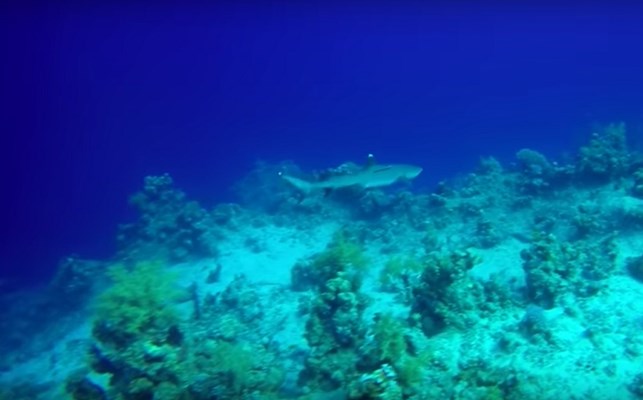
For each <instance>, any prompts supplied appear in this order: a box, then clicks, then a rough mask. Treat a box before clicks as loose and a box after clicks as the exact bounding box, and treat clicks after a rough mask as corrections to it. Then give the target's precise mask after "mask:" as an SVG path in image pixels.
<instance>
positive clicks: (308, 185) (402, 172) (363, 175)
mask: <svg viewBox="0 0 643 400" xmlns="http://www.w3.org/2000/svg"><path fill="white" fill-rule="evenodd" d="M421 172H422V167H418V166H416V165H408V164H388V165H381V164H377V163H376V162H375V157H374V156H373V155H372V154H369V155H368V158H367V163H366V165H365V166H364V168H362V169H361V170H359V171H356V172H354V173H347V174H343V175H333V176H330V177H329V178H327V179H323V180H320V181H307V180H304V179H300V178H295V177H294V176H289V175H285V174H283V173H281V172H280V173H279V175H280V176H281V177H282V178H283V179H284V180H285V181H286V182H288V183H290V184H291V185H292V186H294V187H295V188H297V189H299V190H300V191H302V192H304V193H310V192H314V191H324V192H326V193H328V192H330V191H332V190H335V189H341V188H349V187H357V188H362V189H369V188H376V187H382V186H389V185H392V184H394V183H396V182H400V181H408V180H412V179H415V178H417V176H418V175H420V173H421Z"/></svg>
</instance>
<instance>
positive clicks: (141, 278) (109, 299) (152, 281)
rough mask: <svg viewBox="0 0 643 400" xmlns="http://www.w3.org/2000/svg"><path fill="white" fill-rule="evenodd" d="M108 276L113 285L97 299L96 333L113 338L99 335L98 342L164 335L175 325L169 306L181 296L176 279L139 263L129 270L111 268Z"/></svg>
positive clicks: (156, 267)
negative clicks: (106, 334) (107, 333)
mask: <svg viewBox="0 0 643 400" xmlns="http://www.w3.org/2000/svg"><path fill="white" fill-rule="evenodd" d="M107 275H108V276H109V277H110V279H111V280H112V282H113V285H112V286H111V287H110V288H108V289H107V290H106V291H105V292H103V293H102V294H101V295H100V296H99V298H98V302H97V304H96V323H95V333H97V331H98V332H101V331H102V332H103V333H106V332H109V335H108V336H112V337H111V338H110V337H106V336H105V335H103V334H99V335H98V336H99V340H101V341H105V342H114V341H115V342H121V343H122V342H129V341H132V340H135V339H136V338H139V337H141V336H146V335H154V334H157V333H159V332H164V333H165V332H167V331H168V329H169V328H170V327H171V326H173V325H174V324H176V323H178V321H179V318H178V314H177V313H176V311H175V309H174V307H173V304H172V303H173V301H175V300H176V299H177V298H178V296H179V295H180V292H179V290H178V289H177V287H176V286H175V278H176V276H175V275H174V274H172V273H169V272H168V271H166V270H165V269H164V267H163V265H162V264H160V263H155V262H141V263H138V264H136V265H135V266H134V267H132V268H127V267H125V266H124V265H114V266H112V267H111V268H110V269H109V270H108V271H107ZM101 328H105V329H101Z"/></svg>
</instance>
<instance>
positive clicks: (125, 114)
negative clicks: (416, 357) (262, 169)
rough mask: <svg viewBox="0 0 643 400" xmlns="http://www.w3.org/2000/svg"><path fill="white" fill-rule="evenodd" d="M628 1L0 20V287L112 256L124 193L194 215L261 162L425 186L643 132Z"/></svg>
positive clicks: (31, 13) (140, 12)
mask: <svg viewBox="0 0 643 400" xmlns="http://www.w3.org/2000/svg"><path fill="white" fill-rule="evenodd" d="M642 17H643V10H642V9H641V8H637V7H632V6H630V7H619V8H616V7H611V8H607V7H598V6H592V7H584V8H578V7H561V6H557V7H545V6H519V7H518V6H516V7H514V8H507V7H506V6H501V5H496V6H488V5H487V6H486V7H484V8H482V7H475V6H472V5H470V4H465V3H457V4H456V5H454V6H432V7H422V6H419V5H411V3H408V4H406V5H400V6H392V5H389V6H385V5H371V6H369V7H358V6H351V5H348V6H346V5H345V6H341V7H340V6H332V5H325V6H324V7H311V6H295V5H292V4H289V3H283V4H280V5H279V6H272V7H268V6H259V5H256V4H252V3H244V5H242V6H231V5H225V6H217V7H209V8H208V7H197V6H184V7H170V6H160V7H157V8H146V7H143V6H140V7H131V6H129V7H105V6H100V7H98V6H93V7H85V8H81V7H66V8H33V9H28V8H13V9H4V10H2V15H1V20H0V34H1V37H0V40H1V44H0V45H1V47H0V51H1V52H2V53H1V54H2V56H1V57H2V58H1V59H2V61H0V71H1V73H2V74H1V79H2V81H1V85H2V86H1V87H0V89H1V90H0V93H1V94H0V96H1V100H2V104H1V108H0V118H1V120H0V123H1V125H0V129H1V131H2V139H1V140H2V143H1V145H2V146H1V149H0V151H1V152H2V153H1V158H0V171H1V177H2V195H1V198H2V200H1V212H2V215H3V218H2V221H1V225H0V229H1V230H2V231H1V234H2V236H1V245H0V246H1V247H0V267H1V269H2V272H1V275H2V276H3V277H5V278H9V279H11V280H12V281H14V286H15V285H17V284H22V285H26V284H36V283H39V282H43V281H44V280H46V279H48V277H49V276H50V275H51V273H52V271H53V270H54V269H55V266H56V263H57V261H58V260H59V259H60V258H61V257H63V256H65V255H67V254H69V253H71V252H77V253H79V254H80V255H82V256H86V257H108V256H109V255H110V254H111V252H112V251H113V243H114V235H115V232H116V225H117V224H118V223H121V222H125V221H127V220H131V219H132V218H134V216H133V215H132V211H131V210H129V208H128V206H127V197H128V195H129V194H131V193H132V192H134V191H136V190H137V189H138V188H139V187H140V186H141V183H142V179H143V177H144V176H145V175H147V174H158V173H163V172H169V173H171V174H172V175H173V176H174V177H175V180H176V181H177V183H178V185H179V186H180V187H181V188H183V189H184V190H186V191H187V192H188V194H189V195H190V196H192V197H193V198H196V199H198V200H200V201H202V202H204V203H205V204H206V205H212V204H214V203H216V202H218V201H228V200H230V191H229V188H230V186H231V185H232V184H233V183H234V181H235V180H237V179H238V178H239V177H241V176H243V175H244V174H245V173H247V172H248V171H249V169H250V168H251V167H252V164H253V162H254V161H255V160H256V159H264V160H268V161H280V160H283V159H292V160H294V161H295V162H297V163H299V164H301V165H302V166H303V167H305V168H323V167H327V166H333V165H336V164H338V163H340V162H343V161H347V160H354V161H361V159H362V157H364V156H365V154H366V153H368V152H373V153H375V154H376V155H377V156H378V158H379V159H380V160H383V161H391V162H408V163H417V164H421V165H423V166H424V167H425V172H424V173H423V176H422V179H423V181H421V182H420V183H419V186H422V185H423V184H424V185H426V186H427V187H430V186H431V185H432V184H434V183H435V182H436V181H438V180H440V179H444V178H449V177H452V176H453V175H454V174H457V173H459V172H466V171H467V170H469V169H470V168H472V167H473V166H474V165H475V164H476V162H477V160H478V159H479V157H480V156H481V155H496V156H498V157H499V158H501V159H509V158H510V157H511V156H512V155H513V154H514V153H515V151H516V150H518V149H520V148H523V147H531V148H534V149H537V150H541V151H543V152H545V153H547V154H550V155H559V154H561V153H563V152H570V151H574V150H575V149H576V147H577V146H578V145H579V144H581V143H582V142H583V141H584V140H585V139H586V137H587V136H588V134H589V133H590V126H591V124H592V123H595V122H610V121H615V120H625V121H626V122H628V124H629V127H630V132H631V135H632V136H634V138H636V136H639V135H640V133H641V127H642V126H643V124H642V122H643V118H642V117H643V113H642V106H643V72H642V71H643V51H642V50H643V44H642V43H643V24H641V22H640V21H641V20H642Z"/></svg>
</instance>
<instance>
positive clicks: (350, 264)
mask: <svg viewBox="0 0 643 400" xmlns="http://www.w3.org/2000/svg"><path fill="white" fill-rule="evenodd" d="M368 265H369V260H368V258H367V257H366V255H365V254H364V250H363V249H362V247H361V246H360V245H358V244H357V243H355V242H353V241H351V240H349V239H348V238H347V236H346V234H345V233H344V232H343V231H341V230H340V231H338V232H336V233H335V235H334V236H333V239H332V240H331V241H330V243H329V244H328V246H326V249H325V250H324V251H322V252H320V253H317V254H315V255H314V256H313V257H311V258H310V259H309V260H307V261H306V262H299V263H297V264H296V265H295V266H294V267H293V269H292V271H291V282H292V287H293V289H294V290H304V289H308V288H309V287H317V288H319V287H321V286H323V285H325V284H326V282H327V281H328V280H329V279H332V278H333V277H335V276H337V274H338V273H340V272H342V273H344V274H345V276H346V277H347V278H348V279H350V280H351V282H352V284H353V285H355V286H360V284H361V277H362V275H363V273H364V271H365V270H366V268H367V266H368Z"/></svg>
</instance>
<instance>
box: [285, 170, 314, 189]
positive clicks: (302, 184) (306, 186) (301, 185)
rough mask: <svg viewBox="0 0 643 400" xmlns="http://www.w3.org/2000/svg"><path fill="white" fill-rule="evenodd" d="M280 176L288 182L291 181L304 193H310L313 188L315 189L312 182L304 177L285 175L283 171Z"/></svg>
mask: <svg viewBox="0 0 643 400" xmlns="http://www.w3.org/2000/svg"><path fill="white" fill-rule="evenodd" d="M279 176H281V177H282V178H283V179H284V180H285V181H286V182H288V183H290V184H291V185H293V186H294V187H296V188H297V189H299V190H301V191H302V192H304V193H310V191H311V190H313V185H312V183H310V182H307V181H305V180H303V179H299V178H295V177H292V176H288V175H284V174H282V173H281V172H280V173H279Z"/></svg>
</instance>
